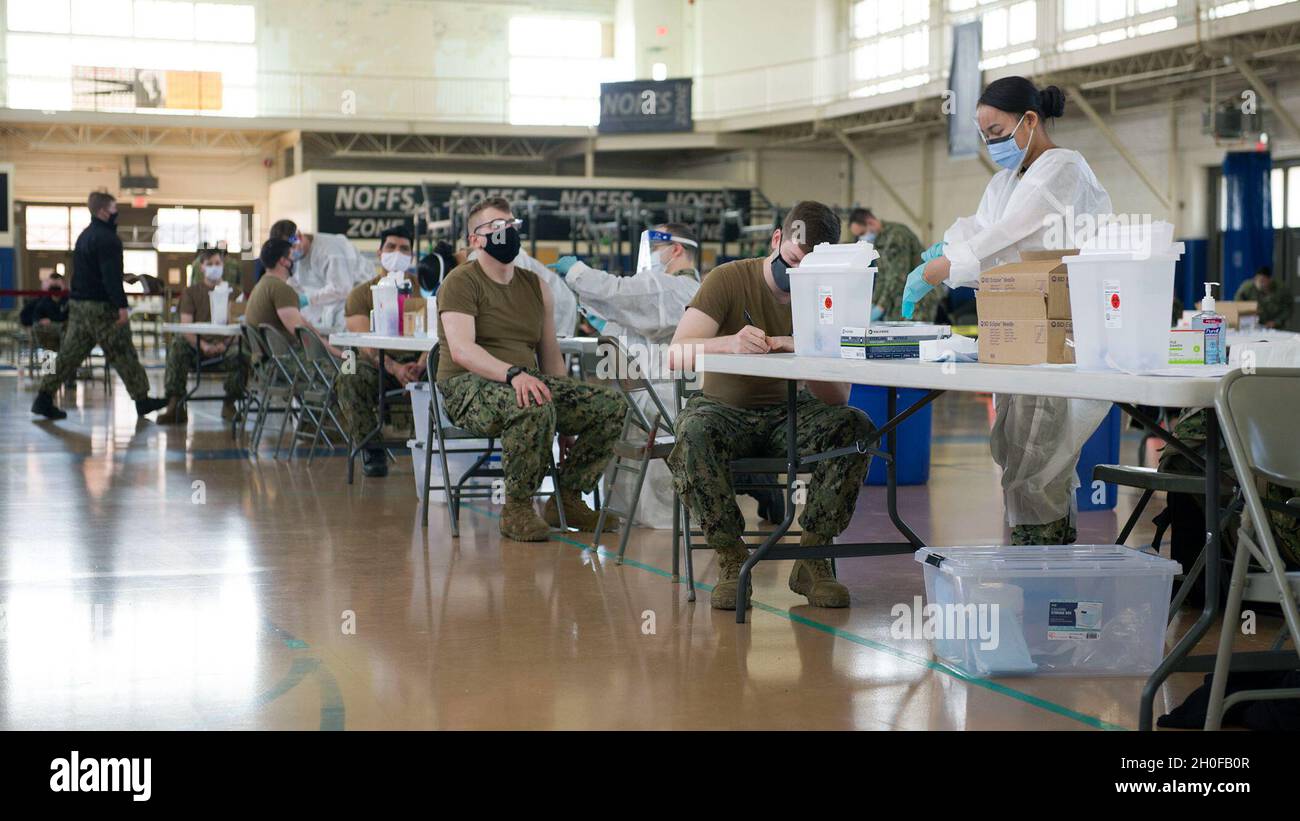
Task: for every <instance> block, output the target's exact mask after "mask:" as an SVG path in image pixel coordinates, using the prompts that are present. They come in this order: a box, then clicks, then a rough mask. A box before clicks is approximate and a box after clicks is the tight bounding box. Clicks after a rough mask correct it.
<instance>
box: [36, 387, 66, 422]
mask: <svg viewBox="0 0 1300 821" xmlns="http://www.w3.org/2000/svg"><path fill="white" fill-rule="evenodd" d="M32 413H38V414H40V415H41V416H44V417H45V418H46V419H67V418H68V414H67V413H66V412H64V411H61V410H59V409H58V408H57V407H55V405H54V397H53V396H51V395H50V394H48V393H38V394H36V401H35V402H32Z"/></svg>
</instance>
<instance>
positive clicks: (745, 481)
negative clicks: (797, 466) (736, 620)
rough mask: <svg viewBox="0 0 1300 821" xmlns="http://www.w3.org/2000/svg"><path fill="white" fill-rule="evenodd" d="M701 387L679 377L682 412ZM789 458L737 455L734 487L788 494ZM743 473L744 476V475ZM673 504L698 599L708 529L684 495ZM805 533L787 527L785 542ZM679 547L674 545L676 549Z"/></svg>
mask: <svg viewBox="0 0 1300 821" xmlns="http://www.w3.org/2000/svg"><path fill="white" fill-rule="evenodd" d="M700 392H701V391H700V389H698V388H692V387H689V386H688V385H687V384H686V380H685V378H679V379H678V380H677V407H678V410H679V412H680V410H681V409H682V408H685V407H686V402H687V400H688V399H689V398H690V397H692V396H694V395H695V394H697V393H700ZM787 467H788V466H787V464H786V460H785V459H784V458H781V457H776V458H767V457H762V456H757V457H746V458H743V459H735V460H733V461H732V462H731V476H732V489H733V490H735V491H736V492H737V494H738V495H739V494H742V493H749V492H750V491H755V490H757V491H773V490H775V491H779V492H780V493H782V494H784V493H785V490H786V478H787V477H786V470H787ZM742 477H743V478H742ZM673 507H674V509H675V510H676V512H677V514H678V515H680V516H681V522H682V524H681V526H680V527H679V528H674V529H673V533H674V538H676V539H679V540H680V541H681V544H682V547H681V551H682V553H683V554H684V555H685V556H686V584H687V588H686V600H687V601H695V562H694V560H693V559H692V555H691V554H692V552H693V551H696V550H708V549H709V545H708V543H707V542H703V541H700V542H696V541H695V537H696V536H703V535H704V531H702V530H692V529H691V512H690V509H689V508H688V507H687V506H686V504H684V503H683V501H682V499H681V497H680V496H677V497H676V498H674V500H673ZM741 535H742V536H746V537H750V538H759V539H765V538H767V537H768V536H769V535H770V534H769V533H768V532H767V531H765V530H746V531H744V532H743V533H742V534H741ZM802 537H803V531H801V530H799V529H798V528H793V527H792V528H791V529H790V530H788V531H786V534H785V537H784V540H783V541H782V542H781V543H782V544H788V543H790V542H791V541H793V542H796V543H797V542H798V540H799V539H800V538H802ZM745 546H746V547H747V548H749V549H751V550H752V549H753V548H756V547H758V543H752V542H746V544H745ZM676 549H677V548H676V547H674V550H676ZM834 571H835V560H834V559H832V560H831V572H832V573H834Z"/></svg>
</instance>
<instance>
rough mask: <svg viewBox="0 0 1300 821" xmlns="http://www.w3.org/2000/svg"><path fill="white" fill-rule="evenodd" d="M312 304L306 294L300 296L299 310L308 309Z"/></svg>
mask: <svg viewBox="0 0 1300 821" xmlns="http://www.w3.org/2000/svg"><path fill="white" fill-rule="evenodd" d="M310 302H311V300H309V299H307V295H306V294H298V308H299V309H302V308H306V307H307V305H308V304H309V303H310Z"/></svg>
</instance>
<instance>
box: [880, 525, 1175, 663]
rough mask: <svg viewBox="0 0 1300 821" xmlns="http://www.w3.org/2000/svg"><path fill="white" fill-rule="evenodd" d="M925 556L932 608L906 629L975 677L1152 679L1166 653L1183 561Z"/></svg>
mask: <svg viewBox="0 0 1300 821" xmlns="http://www.w3.org/2000/svg"><path fill="white" fill-rule="evenodd" d="M915 556H916V560H917V561H918V562H920V563H921V565H922V566H923V567H924V568H925V571H924V572H925V605H924V607H923V608H921V611H922V612H919V613H917V612H907V613H903V614H902V616H900V617H899V618H906V619H907V620H908V623H906V624H901V625H896V626H901V627H902V628H905V633H906V634H908V635H911V634H913V633H917V632H919V633H920V635H915V636H912V637H913V638H918V639H920V638H924V639H929V640H930V641H931V642H932V646H933V648H934V653H935V655H936V656H937V657H939V658H940V659H942V660H943V661H945V662H947V663H949V664H951V665H953V666H954V667H956V668H958V669H959V670H961V671H962V672H963V673H965V674H967V675H970V676H975V677H980V678H983V677H988V676H1009V675H1058V676H1145V675H1148V674H1150V673H1151V672H1152V671H1153V670H1155V668H1156V666H1157V665H1159V663H1160V659H1161V658H1162V656H1163V655H1164V636H1165V622H1166V616H1167V612H1168V610H1169V600H1170V596H1171V593H1172V590H1173V581H1174V576H1175V575H1176V574H1178V573H1179V572H1180V571H1181V568H1180V566H1179V564H1178V563H1177V562H1173V561H1170V560H1168V559H1163V558H1161V557H1159V556H1152V555H1150V554H1148V553H1142V552H1139V551H1137V550H1133V549H1131V548H1128V547H1124V546H1123V545H1041V546H1040V545H1033V546H1011V545H990V546H983V547H975V546H963V547H923V548H921V549H920V550H918V551H916V554H915ZM913 609H915V608H913Z"/></svg>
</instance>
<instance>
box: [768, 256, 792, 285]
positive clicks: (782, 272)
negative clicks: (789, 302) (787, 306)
mask: <svg viewBox="0 0 1300 821" xmlns="http://www.w3.org/2000/svg"><path fill="white" fill-rule="evenodd" d="M772 281H773V282H775V283H776V287H778V288H780V289H781V290H782V291H785V292H786V293H787V294H788V293H790V266H789V265H788V264H787V263H786V261H785V259H784V258H783V257H782V256H781V249H780V248H778V249H776V258H775V259H773V260H772Z"/></svg>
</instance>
